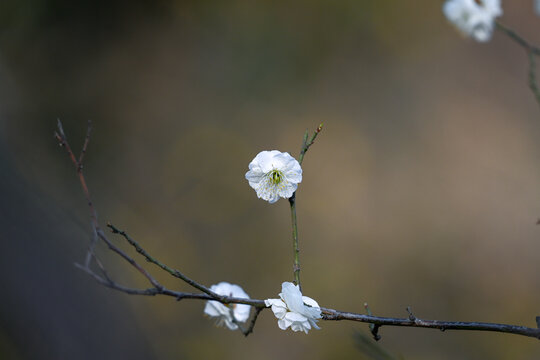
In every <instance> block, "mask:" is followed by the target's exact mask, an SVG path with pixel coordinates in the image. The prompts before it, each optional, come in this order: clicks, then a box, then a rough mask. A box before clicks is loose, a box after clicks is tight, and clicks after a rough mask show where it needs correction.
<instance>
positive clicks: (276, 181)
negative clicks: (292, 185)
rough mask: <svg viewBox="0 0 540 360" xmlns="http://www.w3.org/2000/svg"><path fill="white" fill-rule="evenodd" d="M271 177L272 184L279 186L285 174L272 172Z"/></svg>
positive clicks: (277, 171) (276, 171)
mask: <svg viewBox="0 0 540 360" xmlns="http://www.w3.org/2000/svg"><path fill="white" fill-rule="evenodd" d="M269 177H270V182H271V183H272V184H274V185H277V184H279V183H280V182H281V180H282V179H283V173H282V172H281V171H279V170H272V171H271V172H270V175H269Z"/></svg>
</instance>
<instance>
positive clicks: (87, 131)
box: [78, 120, 92, 170]
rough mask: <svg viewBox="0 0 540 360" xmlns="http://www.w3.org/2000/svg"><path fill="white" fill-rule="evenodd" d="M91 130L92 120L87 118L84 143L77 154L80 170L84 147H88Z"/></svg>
mask: <svg viewBox="0 0 540 360" xmlns="http://www.w3.org/2000/svg"><path fill="white" fill-rule="evenodd" d="M91 132H92V120H88V127H87V128H86V137H85V138H84V145H83V147H82V150H81V154H80V155H79V161H78V163H79V168H80V169H81V170H82V166H83V165H82V164H83V159H84V155H85V154H86V149H87V148H88V142H89V141H90V133H91Z"/></svg>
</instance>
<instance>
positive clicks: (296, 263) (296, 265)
mask: <svg viewBox="0 0 540 360" xmlns="http://www.w3.org/2000/svg"><path fill="white" fill-rule="evenodd" d="M322 126H323V124H322V123H321V124H320V125H319V126H318V127H317V129H315V132H314V133H313V135H312V136H311V138H310V139H309V141H308V136H309V133H308V131H307V130H306V133H305V134H304V139H303V141H302V148H301V149H300V156H299V157H298V163H299V164H300V165H302V161H304V155H305V154H306V152H307V151H308V149H309V147H310V146H311V145H313V143H314V142H315V139H316V138H317V135H319V133H320V132H321V130H322ZM289 205H290V206H291V223H292V240H293V259H294V260H293V274H294V282H295V283H296V285H298V287H299V288H300V291H302V285H301V284H300V248H299V247H298V222H297V219H296V191H295V192H294V193H293V194H292V196H291V197H290V198H289Z"/></svg>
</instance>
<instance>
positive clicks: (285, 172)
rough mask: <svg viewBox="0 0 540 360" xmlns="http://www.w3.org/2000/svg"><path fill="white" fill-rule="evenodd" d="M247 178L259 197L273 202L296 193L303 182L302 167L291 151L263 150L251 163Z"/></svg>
mask: <svg viewBox="0 0 540 360" xmlns="http://www.w3.org/2000/svg"><path fill="white" fill-rule="evenodd" d="M246 179H247V181H249V185H250V186H251V187H252V188H253V189H255V191H256V192H257V197H258V198H260V199H263V200H266V201H268V202H269V203H270V204H273V203H275V202H276V201H278V200H279V198H280V197H282V198H285V199H288V198H290V197H291V196H292V195H293V194H294V192H295V191H296V189H297V188H298V183H300V182H302V168H301V167H300V164H299V163H298V161H297V160H296V159H295V158H293V157H292V156H291V155H289V153H286V152H285V153H282V152H280V151H277V150H272V151H261V152H260V153H258V154H257V156H255V158H254V159H253V160H252V161H251V162H250V163H249V171H248V172H247V173H246Z"/></svg>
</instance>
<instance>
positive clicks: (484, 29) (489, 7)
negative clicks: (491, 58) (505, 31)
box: [443, 0, 503, 42]
mask: <svg viewBox="0 0 540 360" xmlns="http://www.w3.org/2000/svg"><path fill="white" fill-rule="evenodd" d="M443 13H444V15H445V16H446V18H447V19H448V20H449V21H451V22H452V23H453V24H454V25H455V26H456V27H457V28H458V29H459V30H460V31H461V32H462V33H463V34H465V35H467V36H470V37H472V38H473V39H475V40H476V41H479V42H486V41H489V40H490V39H491V34H492V32H493V28H494V26H495V25H494V23H495V18H496V17H498V16H501V15H502V13H503V11H502V8H501V0H447V1H446V2H445V3H444V5H443Z"/></svg>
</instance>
